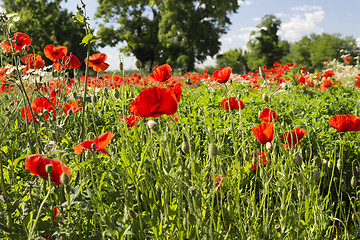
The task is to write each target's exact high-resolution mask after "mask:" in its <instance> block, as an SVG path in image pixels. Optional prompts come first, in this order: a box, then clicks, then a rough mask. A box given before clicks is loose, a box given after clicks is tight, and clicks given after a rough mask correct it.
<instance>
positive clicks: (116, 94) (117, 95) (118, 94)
mask: <svg viewBox="0 0 360 240" xmlns="http://www.w3.org/2000/svg"><path fill="white" fill-rule="evenodd" d="M114 97H115V98H117V99H119V97H120V92H119V90H118V89H117V88H115V92H114Z"/></svg>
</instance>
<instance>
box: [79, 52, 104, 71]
mask: <svg viewBox="0 0 360 240" xmlns="http://www.w3.org/2000/svg"><path fill="white" fill-rule="evenodd" d="M106 59H107V56H106V54H105V53H95V54H93V55H91V56H90V57H89V67H92V68H93V70H94V71H95V72H102V71H105V70H106V69H108V67H109V64H107V63H106V62H105V61H106ZM84 62H85V63H86V62H87V58H85V60H84Z"/></svg>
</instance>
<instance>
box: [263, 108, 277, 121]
mask: <svg viewBox="0 0 360 240" xmlns="http://www.w3.org/2000/svg"><path fill="white" fill-rule="evenodd" d="M259 118H260V121H261V122H272V121H273V120H274V121H278V120H279V118H278V117H277V115H276V112H275V111H274V110H271V109H270V108H265V109H264V110H262V112H261V113H260V114H259Z"/></svg>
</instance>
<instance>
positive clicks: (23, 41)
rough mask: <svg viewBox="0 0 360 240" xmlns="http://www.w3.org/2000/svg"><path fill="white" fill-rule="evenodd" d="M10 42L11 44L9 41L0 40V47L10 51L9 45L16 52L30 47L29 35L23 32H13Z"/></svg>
mask: <svg viewBox="0 0 360 240" xmlns="http://www.w3.org/2000/svg"><path fill="white" fill-rule="evenodd" d="M11 42H12V44H10V43H9V42H2V43H1V49H2V50H3V51H4V52H6V53H8V52H11V50H12V49H11V46H12V47H13V50H14V52H16V53H17V52H21V51H23V50H26V51H28V50H29V49H30V48H29V46H30V45H31V40H30V37H29V36H28V35H27V34H25V33H22V32H17V33H15V34H14V37H13V39H12V41H11Z"/></svg>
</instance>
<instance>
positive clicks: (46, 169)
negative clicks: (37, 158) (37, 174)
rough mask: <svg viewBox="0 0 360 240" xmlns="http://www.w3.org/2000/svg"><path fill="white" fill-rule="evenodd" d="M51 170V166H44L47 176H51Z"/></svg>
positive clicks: (52, 167)
mask: <svg viewBox="0 0 360 240" xmlns="http://www.w3.org/2000/svg"><path fill="white" fill-rule="evenodd" d="M53 169H54V166H53V165H52V164H46V166H45V171H46V172H47V173H48V174H49V175H51V173H52V171H53Z"/></svg>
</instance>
